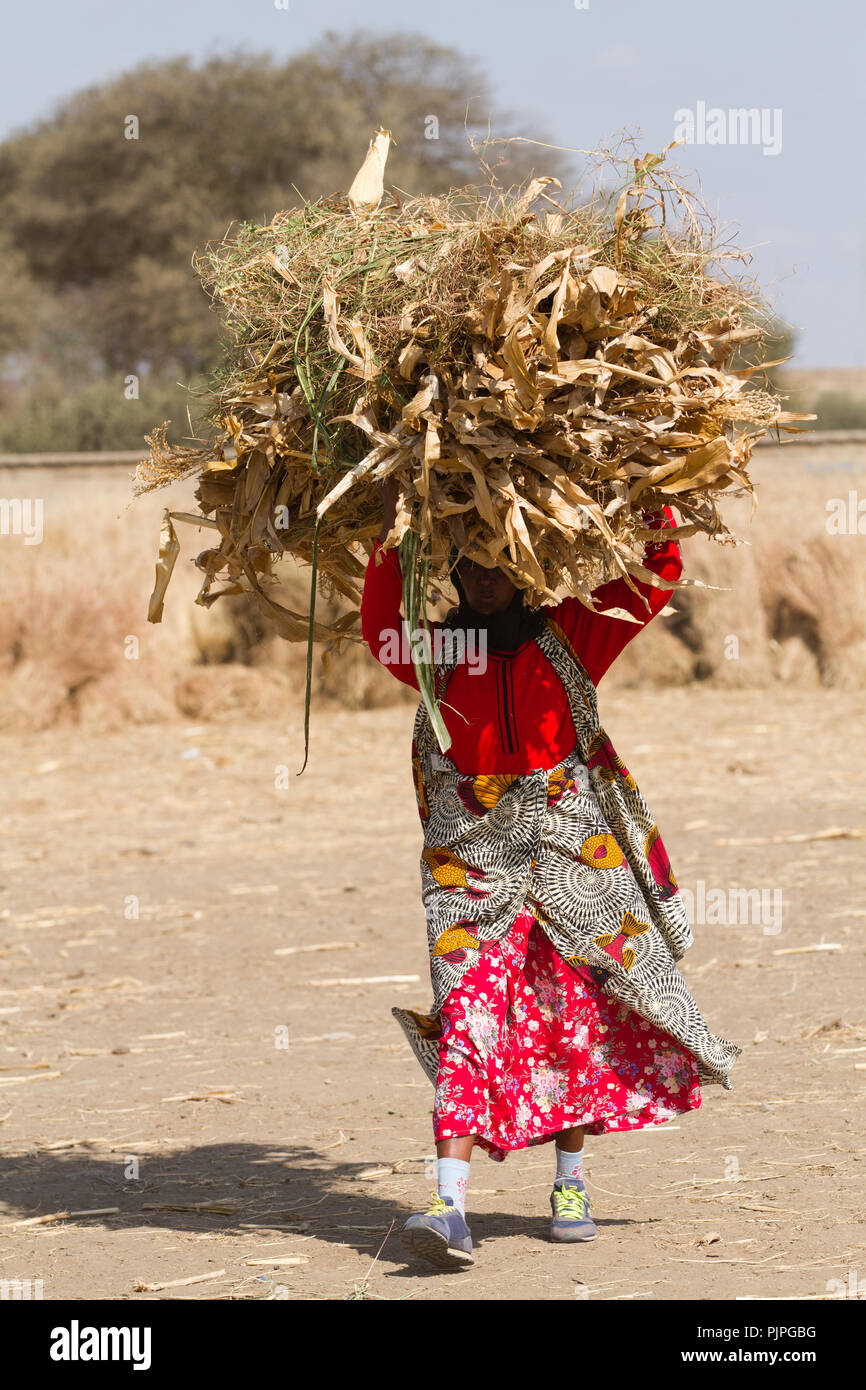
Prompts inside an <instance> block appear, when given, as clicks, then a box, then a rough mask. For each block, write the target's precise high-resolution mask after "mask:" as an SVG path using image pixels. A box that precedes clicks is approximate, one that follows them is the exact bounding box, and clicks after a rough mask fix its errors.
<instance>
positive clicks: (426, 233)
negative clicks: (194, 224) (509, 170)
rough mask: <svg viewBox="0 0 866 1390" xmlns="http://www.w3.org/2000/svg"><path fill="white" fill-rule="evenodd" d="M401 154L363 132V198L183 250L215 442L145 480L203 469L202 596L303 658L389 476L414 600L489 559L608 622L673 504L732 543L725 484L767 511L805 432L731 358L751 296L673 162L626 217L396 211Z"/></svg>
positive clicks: (348, 588) (485, 207) (452, 203)
mask: <svg viewBox="0 0 866 1390" xmlns="http://www.w3.org/2000/svg"><path fill="white" fill-rule="evenodd" d="M389 141H390V133H389V132H387V131H383V130H379V131H378V132H377V133H376V135H375V136H374V139H373V140H372V141H371V143H370V148H369V150H368V154H367V158H366V159H365V161H364V164H363V165H362V168H361V169H360V170H359V173H358V175H357V176H356V179H355V181H354V183H353V185H352V188H351V190H350V193H349V195H348V196H342V195H340V196H335V197H332V198H328V199H322V200H319V201H318V202H315V203H307V204H304V205H303V207H300V208H296V209H293V210H291V211H287V212H283V213H279V214H277V215H276V216H275V217H274V218H273V220H272V221H271V222H270V223H269V224H268V225H267V226H263V227H255V226H251V225H250V224H245V225H244V226H243V227H242V228H241V229H240V230H238V231H237V232H236V233H234V235H232V236H228V237H226V238H225V239H224V240H223V241H222V242H220V243H217V244H216V245H215V246H211V247H209V248H207V249H206V250H205V252H203V253H202V254H201V255H199V256H198V257H197V259H196V264H197V268H198V270H199V273H200V275H201V277H202V280H203V283H204V284H205V286H206V288H207V289H208V290H209V292H210V293H211V294H212V296H213V298H214V302H215V305H216V307H217V308H218V310H219V311H220V313H221V315H222V316H223V318H224V319H225V321H226V324H227V327H228V329H229V332H230V338H229V341H228V343H227V347H226V360H225V366H224V368H223V370H222V372H221V374H220V377H219V379H218V380H217V382H216V383H215V386H214V392H213V397H212V401H211V408H210V411H209V416H208V420H209V424H210V426H211V427H212V430H213V431H214V432H215V437H214V438H213V439H211V440H209V441H208V442H207V443H206V444H201V442H200V443H199V447H197V448H192V449H190V448H184V447H179V446H172V445H169V444H168V443H167V442H166V435H165V429H166V426H165V425H163V426H161V427H160V428H158V429H156V430H154V432H153V434H152V435H151V436H149V437H148V443H149V444H150V446H151V452H150V458H149V459H148V460H147V461H146V462H144V463H142V464H141V465H140V466H139V468H138V470H137V472H136V482H135V487H136V491H138V492H142V491H146V490H149V489H150V488H153V487H156V486H159V485H161V484H163V483H167V482H171V481H175V480H177V479H178V478H184V477H188V476H190V475H191V474H193V473H195V474H197V475H198V478H199V482H198V489H197V492H196V499H197V501H198V503H199V507H200V510H201V513H202V515H203V518H206V524H209V525H211V526H214V527H215V528H216V531H217V532H218V536H215V538H214V541H215V543H214V545H213V547H212V548H210V549H207V550H205V551H204V552H203V553H202V554H201V555H200V556H199V557H198V560H197V564H198V566H199V568H200V569H201V570H202V571H203V574H204V582H203V584H202V588H201V592H200V594H199V597H198V600H197V601H198V602H199V603H202V604H205V605H209V604H211V603H213V602H214V601H215V599H217V598H219V597H220V596H221V595H222V594H226V593H229V594H234V593H238V592H248V593H251V594H252V595H253V596H254V597H255V600H256V602H257V603H258V604H259V606H260V607H261V608H263V610H264V611H265V612H266V613H267V614H268V615H269V617H270V618H271V619H272V620H273V622H274V624H275V626H276V628H277V630H278V631H279V632H280V633H281V634H282V635H283V636H284V637H286V638H288V639H289V640H290V641H298V640H320V639H323V640H324V639H331V640H332V641H333V640H337V641H338V642H340V641H342V640H344V639H346V638H349V637H355V638H357V635H358V634H357V632H356V631H355V629H356V627H357V623H358V602H359V598H360V591H361V586H362V581H363V574H364V569H365V563H366V558H367V556H368V555H369V554H370V553H371V550H372V542H373V538H374V537H375V535H376V534H377V532H378V529H379V522H380V516H381V504H380V498H379V494H378V489H377V486H376V485H377V484H378V483H380V482H381V481H382V480H383V479H385V478H388V477H395V478H396V479H397V482H398V484H399V502H398V507H397V518H396V521H395V525H394V527H393V529H392V531H391V533H390V535H389V536H388V539H387V542H386V544H387V545H388V546H394V545H400V544H401V542H403V541H404V540H405V538H406V537H407V536H411V537H412V538H413V547H414V548H413V554H416V555H417V561H416V563H417V565H418V567H419V573H423V581H424V582H423V585H422V586H421V591H420V598H419V604H420V605H421V607H423V605H424V603H425V600H426V590H427V586H428V585H432V586H433V588H434V589H435V588H436V587H437V585H441V583H442V582H444V581H445V580H446V579H447V574H448V570H449V551H450V550H451V548H452V547H455V548H456V550H457V552H458V554H459V555H461V556H462V555H466V556H469V557H470V558H472V559H475V560H478V561H480V562H481V563H484V564H489V565H498V566H500V567H501V568H502V569H503V570H504V571H505V572H506V573H507V574H508V575H509V577H510V578H511V579H512V581H513V582H514V583H515V584H516V585H518V586H519V587H521V588H523V589H525V590H526V598H527V601H528V602H529V603H530V604H538V603H542V602H546V601H550V600H551V599H552V598H553V597H554V596H555V594H557V595H561V594H562V592H567V593H571V594H573V595H575V596H576V597H577V598H578V599H580V600H581V602H583V603H585V604H587V605H588V606H590V607H593V600H592V597H591V590H592V588H593V587H594V586H595V585H596V584H598V583H600V582H603V581H604V580H606V579H610V578H614V577H618V576H622V577H623V578H624V579H625V581H626V583H627V584H629V585H630V586H631V587H634V584H635V581H636V580H648V581H649V582H650V583H653V582H658V581H656V580H655V576H653V575H652V574H651V572H650V571H648V570H646V569H645V567H644V566H643V563H642V557H643V544H644V542H645V541H647V540H649V539H651V538H652V536H653V533H652V531H651V530H650V529H649V528H648V526H647V515H646V514H647V513H649V512H652V511H654V510H657V509H658V508H659V507H660V506H661V505H662V504H663V503H670V504H672V505H673V506H675V507H676V509H677V511H678V512H679V514H680V518H681V524H680V528H679V532H678V535H679V536H680V537H684V536H689V535H692V534H695V533H696V532H702V533H704V534H706V535H707V536H709V537H711V538H713V539H714V540H716V541H720V542H725V543H732V544H736V543H737V541H738V538H737V537H735V536H734V535H733V534H732V533H731V532H730V531H729V529H728V527H727V526H726V525H725V522H724V521H723V519H722V517H721V515H720V512H719V507H718V503H719V501H720V499H721V495H722V494H723V493H729V494H732V495H733V494H741V493H743V492H744V491H746V492H750V493H752V495H753V498H754V488H753V484H752V481H751V479H750V477H749V472H748V464H749V459H750V456H751V451H752V447H753V444H754V442H755V440H756V439H757V438H759V437H760V436H761V435H762V434H764V433H765V432H766V430H767V429H768V428H769V427H770V426H773V427H776V428H778V429H786V428H792V427H794V426H793V422H795V421H797V420H802V419H809V418H812V417H810V416H802V415H794V414H792V413H790V412H786V411H784V410H783V409H782V408H781V402H780V400H779V399H778V398H777V397H776V396H774V395H772V394H771V393H770V392H768V391H766V390H757V389H753V388H752V387H751V385H750V378H751V377H752V376H753V375H754V374H755V373H756V372H757V371H759V370H762V369H763V368H764V367H766V366H771V365H776V364H775V363H761V364H760V365H758V366H755V365H751V366H744V367H740V368H739V369H736V370H735V369H733V368H732V360H733V358H734V355H735V354H736V353H737V352H738V350H739V349H742V348H743V347H744V346H745V345H753V351H757V352H758V355H759V347H760V342H761V339H762V333H763V330H762V327H761V310H762V301H761V300H760V297H759V296H758V295H757V294H756V293H755V291H754V290H753V289H752V287H751V286H748V285H744V284H743V283H742V282H741V281H737V280H733V279H722V278H716V277H714V276H713V275H711V274H710V268H711V265H712V264H713V262H714V260H715V266H714V268H716V269H717V270H718V261H719V259H720V256H722V255H723V254H724V253H720V252H719V251H718V248H716V247H715V246H714V245H713V243H712V236H711V235H710V232H708V230H707V226H706V219H705V216H704V215H703V213H702V210H701V208H700V206H699V205H698V204H697V201H696V200H695V199H694V198H693V197H692V196H691V195H689V194H688V193H687V192H686V191H685V190H684V189H683V188H682V187H681V186H680V185H679V184H678V183H677V182H676V181H675V180H674V178H673V176H672V175H671V174H670V173H669V172H668V171H667V170H666V168H665V162H664V161H665V157H666V155H667V150H666V151H664V152H662V154H661V155H646V156H645V157H644V158H643V159H642V160H634V161H633V162H632V163H631V164H628V165H627V166H626V168H627V176H626V186H625V188H624V189H623V191H622V193H621V195H620V196H619V198H618V200H617V202H616V205H615V207H613V208H611V205H610V202H605V201H604V200H601V201H600V200H599V199H598V198H597V197H596V198H595V199H590V200H588V201H585V202H584V203H582V204H580V205H578V206H577V207H575V208H574V209H568V208H566V207H564V206H563V205H561V204H557V203H555V202H554V201H553V198H552V195H551V191H550V190H551V189H553V188H555V189H558V188H559V186H560V185H559V183H558V181H557V180H554V179H550V178H546V177H545V178H538V179H534V180H533V181H532V182H531V183H530V184H529V185H528V186H527V187H525V188H521V189H518V190H516V192H512V193H509V194H495V193H494V192H492V191H491V190H481V189H463V190H458V191H457V192H456V193H452V194H451V195H449V196H448V197H445V198H436V197H422V198H416V199H413V200H411V201H409V202H406V201H401V199H400V198H399V197H397V196H396V195H390V196H389V198H388V199H385V201H384V203H383V198H384V192H383V172H384V163H385V158H386V156H387V150H388V144H389ZM668 149H670V146H669V147H668ZM539 201H540V202H541V203H543V204H544V206H543V208H542V210H541V211H534V210H533V207H534V206H535V205H536V204H538V203H539ZM551 206H552V207H553V208H554V211H550V207H551ZM674 213H676V214H677V215H676V217H675V216H674ZM702 219H703V220H702ZM732 254H737V255H739V253H732ZM739 258H740V259H742V257H739ZM174 516H175V518H176V519H178V518H179V519H182V520H194V518H193V517H190V516H188V515H187V514H174ZM170 528H171V518H170V517H168V516H167V517H166V525H165V527H164V531H163V541H162V546H161V550H160V561H159V564H158V567H157V573H158V578H157V586H156V589H155V592H154V597H153V599H152V601H151V612H150V614H149V616H150V617H151V618H152V620H154V621H159V618H160V617H161V612H162V599H163V596H164V593H165V587H166V585H167V582H168V577H169V575H170V571H171V566H172V565H173V562H174V556H175V554H176V538H175V537H174V533H173V531H172V530H171V529H170ZM286 553H288V554H291V555H293V556H295V557H296V558H299V559H301V560H302V561H306V562H309V563H311V565H312V566H313V574H312V576H311V580H312V582H311V606H310V611H309V612H296V611H293V610H290V609H287V608H286V607H285V605H283V604H281V603H279V602H278V600H277V599H276V598H275V597H274V584H273V581H274V578H275V576H274V568H273V567H274V562H275V560H276V559H278V558H279V557H280V556H281V555H283V554H286ZM403 553H404V555H405V554H406V549H405V546H404V547H403ZM694 582H696V581H694V580H691V579H689V578H683V579H682V580H680V581H678V583H679V584H680V585H686V584H689V583H694ZM666 583H668V581H666ZM317 585H319V586H322V587H323V588H324V590H325V591H326V592H327V593H329V595H331V596H333V595H334V594H335V593H338V594H340V595H343V596H344V598H345V599H346V600H347V601H348V612H347V613H346V614H345V615H344V616H343V617H342V618H340V619H338V620H337V621H335V622H333V623H332V624H330V625H326V624H322V623H316V622H315V614H314V597H315V591H316V587H317ZM673 587H676V585H674V586H673Z"/></svg>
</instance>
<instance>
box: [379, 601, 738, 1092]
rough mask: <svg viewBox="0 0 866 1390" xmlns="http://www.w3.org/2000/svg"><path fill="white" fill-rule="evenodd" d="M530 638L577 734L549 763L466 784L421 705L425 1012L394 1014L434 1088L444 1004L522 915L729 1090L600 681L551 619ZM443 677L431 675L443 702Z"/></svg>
mask: <svg viewBox="0 0 866 1390" xmlns="http://www.w3.org/2000/svg"><path fill="white" fill-rule="evenodd" d="M452 622H453V618H452ZM534 640H535V641H536V642H537V643H538V645H539V646H540V647H541V650H542V651H543V653H544V654H545V656H546V657H547V658H548V660H549V661H550V663H551V665H552V666H553V668H554V670H555V671H556V673H557V675H558V676H559V677H560V679H561V680H562V683H563V685H564V687H565V690H566V693H567V695H568V701H569V706H570V709H571V715H572V719H573V721H574V727H575V730H576V731H577V743H576V746H575V748H574V750H573V752H572V753H571V754H570V755H569V756H568V757H567V758H565V759H564V760H563V761H562V762H561V763H559V764H558V765H557V766H556V767H554V768H552V769H549V770H548V769H538V770H536V771H533V772H530V773H527V774H524V775H512V774H505V775H499V776H497V775H481V776H475V777H473V776H467V775H463V774H461V773H460V772H459V770H458V769H457V767H456V766H455V765H454V763H453V762H452V761H451V760H450V759H449V758H448V757H447V756H446V755H443V754H441V753H440V752H439V751H438V745H437V743H436V738H435V735H434V733H433V730H432V728H431V725H430V721H429V718H428V716H427V712H426V709H425V708H424V705H423V704H421V705H419V707H418V711H417V714H416V717H415V725H414V730H413V739H412V764H413V771H414V778H415V793H416V799H417V804H418V811H419V815H420V817H421V822H422V825H423V830H424V848H423V852H422V856H421V884H422V900H423V903H424V908H425V912H426V918H427V937H428V948H429V953H430V973H431V980H432V985H433V1005H432V1008H431V1010H430V1012H429V1013H427V1014H423V1013H418V1012H415V1011H414V1010H411V1009H403V1008H398V1007H395V1008H393V1009H392V1010H391V1012H392V1014H393V1016H394V1018H396V1020H397V1022H398V1023H399V1024H400V1026H401V1028H402V1029H403V1031H404V1033H405V1035H406V1037H407V1039H408V1041H409V1044H410V1046H411V1047H412V1050H413V1052H414V1054H415V1056H416V1057H417V1059H418V1061H419V1062H420V1064H421V1066H422V1068H423V1069H424V1072H425V1073H426V1075H427V1076H428V1078H429V1079H430V1081H431V1082H433V1084H434V1086H435V1084H436V1078H437V1072H438V1067H439V1059H440V1049H439V1040H440V1038H441V1034H442V1027H441V1010H442V1006H443V1004H444V1003H445V1001H446V999H447V998H448V996H449V995H450V994H451V992H452V991H453V990H454V989H456V988H457V986H458V985H459V984H460V982H461V980H462V979H463V977H464V975H465V974H466V973H467V971H469V970H472V969H473V967H474V966H475V965H476V964H477V963H478V961H479V960H480V959H481V957H482V955H483V952H484V950H485V948H488V949H489V944H490V943H493V942H499V941H502V940H503V938H505V937H506V936H507V935H508V933H509V931H510V930H511V928H512V927H513V925H514V923H515V921H516V919H517V917H518V915H519V914H520V913H521V912H526V911H527V910H528V911H531V912H532V913H533V915H534V917H535V919H536V921H537V922H538V923H539V925H540V926H541V928H542V930H543V931H544V933H545V935H546V936H547V937H548V939H549V940H550V942H551V944H552V945H553V947H554V948H555V950H556V951H557V952H558V954H559V955H560V956H561V957H562V959H563V960H564V961H565V962H566V963H567V964H569V965H572V966H575V967H578V968H583V969H587V970H588V971H589V973H590V975H591V977H592V979H593V980H594V981H595V983H596V984H597V985H598V986H600V988H601V989H602V990H603V992H604V993H605V994H607V995H609V996H611V997H612V998H614V999H617V1000H619V1001H620V1002H622V1003H623V1004H625V1005H627V1006H628V1008H630V1009H633V1010H634V1011H635V1012H636V1013H637V1014H639V1015H641V1016H642V1017H643V1018H645V1019H647V1020H648V1021H649V1022H650V1023H651V1024H653V1025H655V1027H657V1028H659V1029H662V1030H663V1031H664V1032H666V1033H669V1034H670V1035H671V1037H672V1038H674V1039H676V1040H677V1041H678V1042H680V1043H681V1044H683V1046H684V1047H686V1048H687V1049H688V1051H689V1052H691V1054H692V1055H693V1057H694V1058H695V1060H696V1062H697V1068H698V1076H699V1078H700V1081H701V1082H702V1083H713V1082H715V1083H720V1084H721V1085H722V1086H724V1088H725V1089H726V1090H730V1089H731V1083H730V1079H729V1076H728V1072H729V1071H730V1068H731V1067H732V1066H733V1064H734V1062H735V1061H736V1059H737V1057H738V1056H739V1055H740V1053H741V1052H742V1048H740V1047H738V1046H737V1045H736V1044H735V1043H733V1042H729V1041H728V1040H727V1039H726V1038H722V1037H717V1036H716V1035H715V1034H713V1033H711V1032H710V1030H709V1028H708V1027H707V1024H706V1022H705V1021H704V1018H703V1016H702V1014H701V1011H700V1009H699V1008H698V1006H697V1004H696V1003H695V1001H694V999H693V998H692V996H691V993H690V992H689V989H688V986H687V984H686V981H685V979H684V978H683V976H682V974H681V973H680V971H679V970H678V969H677V966H676V962H677V961H678V960H680V959H681V958H682V956H683V955H684V954H685V952H686V951H687V950H688V948H689V946H691V945H692V944H693V937H692V932H691V927H690V925H689V920H688V915H687V913H686V909H685V905H684V903H683V899H682V897H681V896H680V893H679V888H678V885H677V880H676V878H675V876H674V873H673V870H672V868H671V865H670V861H669V859H668V855H667V852H666V850H665V847H664V843H663V841H662V838H661V835H660V833H659V828H658V826H657V825H656V822H655V819H654V817H653V815H652V813H651V811H650V809H649V807H648V805H647V803H646V801H645V800H644V798H643V796H642V794H641V792H640V789H639V788H638V786H637V783H636V781H635V779H634V777H633V776H632V775H631V773H630V772H629V771H628V768H627V767H626V766H625V764H624V763H623V762H622V760H621V758H620V757H619V756H618V754H617V752H616V750H615V749H614V747H613V744H612V742H611V740H610V738H609V737H608V735H607V734H606V733H605V730H604V729H603V728H602V726H601V723H600V721H599V716H598V704H597V692H596V688H595V685H594V684H593V682H592V680H591V679H590V677H589V675H588V674H587V672H586V670H585V669H584V667H583V666H582V665H581V662H580V660H579V659H578V657H577V654H576V653H575V651H574V649H573V647H572V646H571V643H570V642H569V641H568V638H567V637H566V636H565V634H564V633H563V632H562V630H561V629H560V628H559V627H558V625H557V624H556V623H555V622H553V620H552V619H548V621H547V623H546V625H545V627H544V629H543V630H542V632H541V633H540V634H539V635H538V636H537V637H536V638H535V639H534ZM452 670H453V662H452V663H451V664H450V665H449V664H448V663H447V662H443V663H441V664H440V665H438V666H437V668H436V670H435V673H434V677H435V689H436V694H437V697H438V698H439V699H441V698H443V696H444V695H445V691H446V689H447V684H448V679H449V677H450V674H451V672H452Z"/></svg>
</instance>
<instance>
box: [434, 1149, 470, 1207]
mask: <svg viewBox="0 0 866 1390" xmlns="http://www.w3.org/2000/svg"><path fill="white" fill-rule="evenodd" d="M436 1181H437V1183H438V1187H439V1196H440V1197H450V1198H451V1200H452V1202H453V1203H454V1205H455V1207H457V1209H458V1210H459V1211H460V1212H461V1214H462V1215H463V1216H465V1215H466V1184H467V1182H468V1181H469V1164H468V1163H465V1162H464V1160H463V1159H462V1158H439V1159H437V1160H436Z"/></svg>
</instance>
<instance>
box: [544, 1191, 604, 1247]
mask: <svg viewBox="0 0 866 1390" xmlns="http://www.w3.org/2000/svg"><path fill="white" fill-rule="evenodd" d="M550 1209H551V1211H552V1213H553V1219H552V1220H551V1223H550V1239H551V1240H555V1241H559V1242H568V1241H572V1240H595V1238H596V1236H597V1235H598V1230H597V1228H596V1224H595V1222H594V1221H593V1220H592V1218H591V1217H590V1215H589V1195H588V1193H587V1190H586V1188H585V1187H584V1185H583V1183H582V1182H578V1181H576V1180H575V1179H574V1178H557V1179H556V1181H555V1182H554V1184H553V1191H552V1192H551V1194H550Z"/></svg>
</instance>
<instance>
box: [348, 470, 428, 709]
mask: <svg viewBox="0 0 866 1390" xmlns="http://www.w3.org/2000/svg"><path fill="white" fill-rule="evenodd" d="M381 491H382V526H381V528H380V531H379V537H378V539H377V541H376V542H375V545H374V548H373V554H372V555H371V556H370V559H369V560H368V562H367V572H366V574H365V575H364V593H363V596H362V598H361V635H362V636H363V638H364V641H365V642H366V643H367V646H368V647H369V648H370V651H371V652H372V653H373V655H374V657H375V658H376V660H377V661H378V662H380V663H381V664H382V665H383V666H385V667H386V668H387V670H389V671H390V672H391V675H392V676H396V678H397V680H398V681H402V682H403V684H404V685H411V686H412V687H413V689H415V690H417V689H418V681H417V679H416V676H415V668H414V667H413V665H412V662H411V660H406V661H403V660H400V659H399V658H400V657H401V656H403V655H405V654H406V648H407V643H406V642H405V641H404V638H403V619H402V618H401V617H400V603H401V600H402V597H403V577H402V573H401V570H400V558H399V556H398V554H397V551H396V550H383V549H382V542H383V541H384V539H385V537H386V536H387V535H388V532H389V531H390V530H391V527H392V526H393V525H394V518H395V517H396V514H397V492H398V488H397V483H396V482H395V481H394V479H393V478H386V479H385V482H384V483H383V484H382V488H381Z"/></svg>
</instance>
